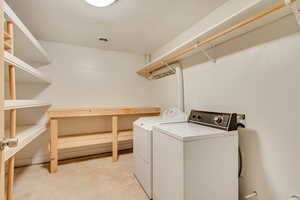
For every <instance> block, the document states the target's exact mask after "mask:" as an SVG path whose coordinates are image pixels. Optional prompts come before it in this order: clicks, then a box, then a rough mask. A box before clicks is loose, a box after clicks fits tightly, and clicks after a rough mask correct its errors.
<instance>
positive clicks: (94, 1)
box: [85, 0, 116, 7]
mask: <svg viewBox="0 0 300 200" xmlns="http://www.w3.org/2000/svg"><path fill="white" fill-rule="evenodd" d="M85 1H86V2H87V3H88V4H90V5H92V6H96V7H106V6H109V5H111V4H113V3H114V2H115V1H116V0H85Z"/></svg>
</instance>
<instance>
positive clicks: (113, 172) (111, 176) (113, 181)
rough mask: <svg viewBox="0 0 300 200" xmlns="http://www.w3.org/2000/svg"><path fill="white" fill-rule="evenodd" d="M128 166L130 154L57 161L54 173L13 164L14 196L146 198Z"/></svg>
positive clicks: (27, 199) (22, 199)
mask: <svg viewBox="0 0 300 200" xmlns="http://www.w3.org/2000/svg"><path fill="white" fill-rule="evenodd" d="M132 169H133V156H132V154H123V155H120V158H119V161H118V162H114V163H112V160H111V157H103V158H97V159H91V160H85V161H80V162H73V163H68V164H61V165H59V171H58V172H57V173H56V174H49V172H48V168H47V166H44V165H34V166H30V167H24V168H17V169H16V178H15V191H14V195H15V200H147V199H148V198H147V196H146V194H145V193H144V191H143V190H142V188H141V187H140V185H139V184H138V182H137V181H136V179H135V178H134V176H133V173H132Z"/></svg>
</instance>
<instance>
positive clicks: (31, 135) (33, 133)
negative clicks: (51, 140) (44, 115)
mask: <svg viewBox="0 0 300 200" xmlns="http://www.w3.org/2000/svg"><path fill="white" fill-rule="evenodd" d="M46 130H47V127H46V125H45V124H44V125H32V126H18V127H17V138H18V146H16V147H5V149H4V160H5V161H7V160H8V159H9V158H11V157H12V156H14V155H15V154H16V153H17V152H19V151H21V150H22V149H23V148H24V147H25V146H27V145H28V144H30V143H31V142H32V141H33V140H34V139H35V138H37V137H38V136H40V135H41V134H42V133H44V132H45V131H46ZM6 132H7V134H8V133H9V130H6Z"/></svg>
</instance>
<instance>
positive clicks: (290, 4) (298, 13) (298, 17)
mask: <svg viewBox="0 0 300 200" xmlns="http://www.w3.org/2000/svg"><path fill="white" fill-rule="evenodd" d="M293 2H294V1H293V0H284V3H285V4H286V5H287V6H288V7H289V8H290V9H291V11H292V12H293V14H294V15H295V17H296V21H297V23H298V25H299V26H300V11H299V10H298V8H297V6H296V5H295V4H293Z"/></svg>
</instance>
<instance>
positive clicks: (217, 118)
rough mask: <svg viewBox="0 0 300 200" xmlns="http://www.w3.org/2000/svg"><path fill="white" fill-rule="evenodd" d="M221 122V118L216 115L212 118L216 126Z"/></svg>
mask: <svg viewBox="0 0 300 200" xmlns="http://www.w3.org/2000/svg"><path fill="white" fill-rule="evenodd" d="M223 120H224V118H223V116H220V115H218V116H215V117H214V121H215V123H216V124H221V123H222V122H223Z"/></svg>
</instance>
